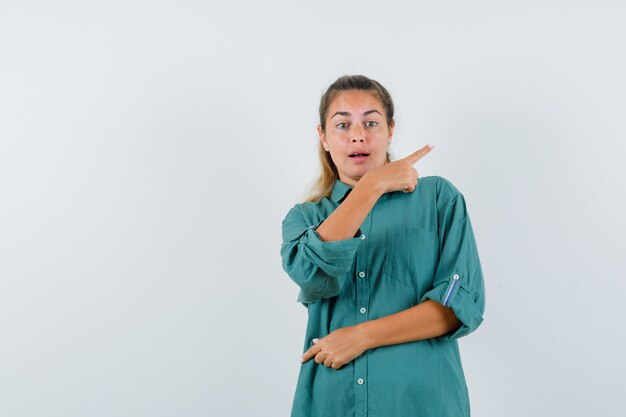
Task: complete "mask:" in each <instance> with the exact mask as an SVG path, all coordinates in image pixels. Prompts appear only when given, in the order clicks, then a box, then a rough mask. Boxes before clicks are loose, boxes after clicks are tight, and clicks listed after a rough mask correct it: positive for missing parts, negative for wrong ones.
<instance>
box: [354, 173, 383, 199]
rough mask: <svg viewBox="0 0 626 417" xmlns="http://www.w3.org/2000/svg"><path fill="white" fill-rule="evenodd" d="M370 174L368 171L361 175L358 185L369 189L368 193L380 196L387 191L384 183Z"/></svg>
mask: <svg viewBox="0 0 626 417" xmlns="http://www.w3.org/2000/svg"><path fill="white" fill-rule="evenodd" d="M368 174H369V172H366V173H365V174H364V175H363V176H362V177H361V179H360V180H359V182H357V184H356V187H360V188H364V189H366V190H367V191H368V193H370V194H373V195H376V197H380V196H381V195H383V194H384V193H385V189H384V187H383V185H382V184H381V183H380V181H378V180H377V179H376V177H373V176H371V175H368ZM356 187H355V188H356Z"/></svg>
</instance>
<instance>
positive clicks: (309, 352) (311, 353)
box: [301, 346, 321, 363]
mask: <svg viewBox="0 0 626 417" xmlns="http://www.w3.org/2000/svg"><path fill="white" fill-rule="evenodd" d="M320 350H321V349H320V348H318V347H317V346H311V347H310V348H309V350H307V351H306V352H304V355H302V358H301V362H302V363H304V362H306V361H308V360H309V359H311V358H312V357H314V356H315V355H317V354H318V353H319V351H320Z"/></svg>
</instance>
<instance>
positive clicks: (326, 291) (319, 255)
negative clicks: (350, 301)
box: [280, 178, 381, 307]
mask: <svg viewBox="0 0 626 417" xmlns="http://www.w3.org/2000/svg"><path fill="white" fill-rule="evenodd" d="M380 195H381V193H380V192H379V191H378V190H377V188H375V187H374V186H373V185H372V183H370V182H368V181H364V178H361V181H359V183H357V185H355V186H354V188H353V189H352V191H350V193H349V194H348V196H347V197H346V198H345V199H344V200H343V202H342V203H341V204H340V205H339V206H338V207H337V208H336V209H335V210H334V211H333V212H332V213H331V214H330V215H329V216H328V217H327V218H326V219H324V220H322V221H320V222H319V223H317V224H313V225H310V224H309V222H308V221H307V220H306V219H305V217H304V214H303V212H302V209H301V207H300V206H299V205H296V206H294V207H293V208H292V209H291V210H290V211H289V213H288V214H287V216H286V217H285V219H284V220H283V225H282V235H283V243H282V245H281V248H280V254H281V257H282V264H283V269H284V270H285V272H287V274H288V275H289V276H290V277H291V279H292V280H293V281H294V282H295V283H296V284H298V286H299V287H300V293H299V294H298V299H297V301H299V302H301V303H302V304H304V305H305V306H307V307H308V304H310V303H314V302H316V301H318V300H321V299H324V298H329V297H334V296H336V295H337V294H339V293H340V292H341V289H342V288H343V285H344V283H345V280H346V278H347V277H348V274H347V272H348V271H349V270H350V268H351V267H352V263H353V261H354V256H355V255H356V252H357V249H358V248H359V245H360V243H361V242H362V239H361V234H360V233H358V232H359V227H360V226H361V224H362V223H363V220H365V217H367V214H368V212H369V211H370V210H371V208H372V207H373V206H374V204H375V203H376V201H377V200H378V198H379V197H380ZM320 231H321V233H320ZM357 234H358V236H355V235H357Z"/></svg>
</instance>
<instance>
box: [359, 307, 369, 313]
mask: <svg viewBox="0 0 626 417" xmlns="http://www.w3.org/2000/svg"><path fill="white" fill-rule="evenodd" d="M359 311H360V312H361V313H365V312H366V311H367V310H366V309H365V307H361V310H359Z"/></svg>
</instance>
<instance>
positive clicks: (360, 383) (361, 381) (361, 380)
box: [356, 378, 365, 385]
mask: <svg viewBox="0 0 626 417" xmlns="http://www.w3.org/2000/svg"><path fill="white" fill-rule="evenodd" d="M356 382H358V383H359V385H363V383H365V381H364V380H363V378H359V379H357V380H356Z"/></svg>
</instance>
